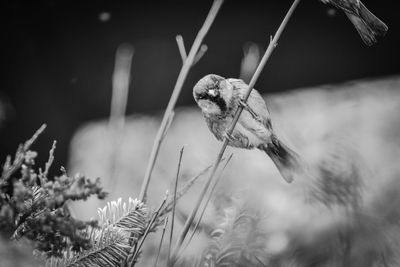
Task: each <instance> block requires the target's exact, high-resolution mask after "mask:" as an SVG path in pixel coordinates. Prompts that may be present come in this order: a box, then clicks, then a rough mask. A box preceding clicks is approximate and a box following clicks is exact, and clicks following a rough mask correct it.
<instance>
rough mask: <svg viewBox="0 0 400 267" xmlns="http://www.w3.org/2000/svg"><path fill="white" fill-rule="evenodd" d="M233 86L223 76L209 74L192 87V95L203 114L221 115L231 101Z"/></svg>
mask: <svg viewBox="0 0 400 267" xmlns="http://www.w3.org/2000/svg"><path fill="white" fill-rule="evenodd" d="M232 95H233V86H232V85H231V84H230V83H229V82H228V81H227V80H226V79H225V78H223V77H221V76H218V75H215V74H209V75H206V76H204V77H203V78H201V79H200V80H199V81H198V82H197V83H196V85H195V86H194V87H193V97H194V99H195V100H196V102H197V104H198V105H199V107H200V108H201V110H202V111H203V113H204V114H205V115H209V116H212V115H223V114H225V113H226V112H227V111H228V109H229V107H230V103H231V99H232Z"/></svg>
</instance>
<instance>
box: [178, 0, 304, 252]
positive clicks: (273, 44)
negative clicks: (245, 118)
mask: <svg viewBox="0 0 400 267" xmlns="http://www.w3.org/2000/svg"><path fill="white" fill-rule="evenodd" d="M299 2H300V0H294V2H293V4H292V6H291V7H290V9H289V11H288V13H287V14H286V16H285V18H284V19H283V21H282V23H281V25H280V26H279V28H278V30H277V32H276V34H275V36H274V38H273V39H272V41H271V42H270V43H269V45H268V48H267V51H265V54H264V56H263V58H262V59H261V61H260V64H259V65H258V67H257V69H256V71H255V73H254V75H253V77H252V79H251V81H250V84H249V86H248V89H247V92H246V95H245V98H244V102H246V101H247V99H248V98H249V96H250V93H251V90H252V89H253V87H254V85H255V83H256V81H257V79H258V77H259V76H260V74H261V71H262V70H263V68H264V66H265V63H266V62H267V60H268V59H269V57H270V55H271V54H272V52H273V50H274V48H275V47H276V44H277V41H278V39H279V37H280V36H281V34H282V31H283V29H284V28H285V26H286V24H287V22H288V21H289V19H290V17H291V15H292V14H293V12H294V10H295V9H296V6H297V5H298V3H299ZM242 111H243V107H242V106H240V107H239V108H238V110H237V111H236V114H235V117H234V119H233V121H232V124H231V126H230V127H229V129H228V131H227V136H229V135H230V134H232V131H233V129H234V128H235V125H236V123H237V121H238V120H239V116H240V114H241V113H242ZM228 142H229V140H228V139H227V138H226V137H225V138H224V143H223V145H222V147H221V150H220V152H219V154H218V156H217V159H216V161H215V164H214V166H213V169H212V171H211V174H210V176H209V178H208V180H207V182H206V184H205V185H204V187H203V190H202V191H201V193H200V196H199V199H198V200H197V202H196V205H195V207H194V208H193V210H192V212H191V214H190V216H189V218H188V219H187V220H186V223H185V225H184V227H183V230H182V233H181V235H180V237H179V239H178V242H177V245H176V247H175V249H174V254H173V255H176V252H177V251H179V250H180V247H181V246H182V243H183V241H184V239H185V237H186V235H187V233H188V231H189V228H190V225H191V224H192V222H193V220H194V218H195V216H196V213H197V211H198V209H199V207H200V204H201V202H202V201H203V199H204V195H205V193H206V192H207V190H208V188H209V187H210V184H211V182H212V180H213V178H214V176H215V173H216V170H217V168H218V166H219V164H220V162H221V159H222V156H223V154H224V152H225V149H226V147H227V146H228Z"/></svg>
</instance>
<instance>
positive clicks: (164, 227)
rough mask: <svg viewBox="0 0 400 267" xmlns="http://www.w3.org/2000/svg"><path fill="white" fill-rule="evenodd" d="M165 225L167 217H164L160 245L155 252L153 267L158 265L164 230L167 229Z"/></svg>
mask: <svg viewBox="0 0 400 267" xmlns="http://www.w3.org/2000/svg"><path fill="white" fill-rule="evenodd" d="M167 224H168V217H165V219H164V225H163V229H162V234H161V240H160V245H159V246H158V252H157V257H156V261H155V262H154V267H157V264H158V258H159V257H160V253H161V247H162V243H163V240H164V235H165V230H166V229H167Z"/></svg>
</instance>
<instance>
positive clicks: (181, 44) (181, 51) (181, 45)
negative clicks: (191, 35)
mask: <svg viewBox="0 0 400 267" xmlns="http://www.w3.org/2000/svg"><path fill="white" fill-rule="evenodd" d="M176 43H177V44H178V49H179V54H181V58H182V62H185V60H186V58H187V54H186V49H185V43H184V42H183V37H182V35H177V36H176Z"/></svg>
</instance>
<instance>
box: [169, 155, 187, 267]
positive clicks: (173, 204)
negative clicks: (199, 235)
mask: <svg viewBox="0 0 400 267" xmlns="http://www.w3.org/2000/svg"><path fill="white" fill-rule="evenodd" d="M184 149H185V147H182V149H181V152H180V155H179V162H178V169H177V171H176V178H175V186H174V199H173V202H172V215H171V216H172V218H171V232H170V234H169V244H168V260H167V266H168V263H169V260H170V256H171V244H172V235H173V233H174V222H175V207H176V193H177V190H178V189H177V188H178V180H179V172H180V170H181V164H182V156H183V150H184Z"/></svg>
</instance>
